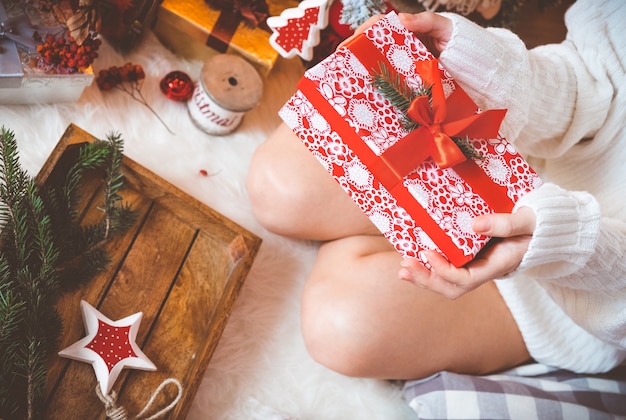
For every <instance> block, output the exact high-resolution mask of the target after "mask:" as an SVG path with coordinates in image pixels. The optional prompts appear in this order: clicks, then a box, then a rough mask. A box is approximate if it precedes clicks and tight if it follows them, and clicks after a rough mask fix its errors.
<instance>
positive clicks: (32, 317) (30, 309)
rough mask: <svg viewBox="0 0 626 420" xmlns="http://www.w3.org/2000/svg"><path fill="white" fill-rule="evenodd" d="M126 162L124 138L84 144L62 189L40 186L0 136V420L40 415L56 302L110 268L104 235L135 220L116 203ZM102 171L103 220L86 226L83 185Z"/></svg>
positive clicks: (9, 137)
mask: <svg viewBox="0 0 626 420" xmlns="http://www.w3.org/2000/svg"><path fill="white" fill-rule="evenodd" d="M121 155H122V140H121V138H120V137H119V136H110V138H109V141H98V142H95V143H89V144H86V145H84V146H82V147H81V150H80V153H79V154H78V157H77V158H76V159H75V161H74V163H73V165H72V166H71V168H70V169H69V171H68V172H67V173H66V174H65V175H64V178H63V177H62V180H61V183H62V184H63V185H61V188H60V189H59V188H55V187H54V186H52V185H38V184H37V182H36V181H35V179H33V178H31V177H29V176H28V175H27V173H26V171H25V170H24V169H22V167H21V165H20V163H19V160H18V151H17V142H16V140H15V136H14V134H13V132H11V131H9V130H7V129H5V128H4V127H2V128H1V129H0V223H1V227H2V236H1V237H0V239H1V241H0V418H28V419H33V418H40V417H41V416H42V410H43V404H44V397H45V389H46V374H47V358H48V356H49V355H50V354H51V353H52V352H53V351H55V350H56V348H57V344H58V339H59V336H60V333H61V318H60V316H59V315H58V312H57V311H56V309H55V304H56V301H57V298H58V296H59V294H60V292H61V291H62V289H63V288H64V287H70V285H76V284H77V282H78V281H80V280H82V281H84V280H87V278H81V277H80V276H77V273H80V274H81V275H84V274H86V273H91V274H93V273H95V272H96V270H101V269H103V268H104V267H105V264H106V262H107V261H108V259H107V258H106V257H103V256H104V255H105V254H106V253H105V252H104V250H103V249H102V245H103V243H104V242H105V241H106V239H108V238H109V237H110V236H107V235H106V234H103V233H104V232H107V231H108V232H109V235H110V234H112V233H114V232H117V231H119V229H120V227H124V226H126V227H127V226H128V225H129V221H130V220H134V218H133V217H132V216H131V214H134V213H133V212H132V209H130V207H129V206H124V205H120V203H119V201H120V200H121V198H120V195H119V191H120V189H121V188H122V186H123V177H122V175H121V172H120V168H121ZM102 167H104V171H103V173H104V175H103V178H104V183H105V184H106V185H108V187H106V188H105V190H106V191H107V192H106V193H105V196H104V205H103V207H102V209H103V212H104V214H105V217H103V221H102V222H101V223H99V224H95V225H93V226H88V227H81V226H80V223H79V222H80V221H79V219H78V212H77V211H76V205H77V204H78V203H79V201H80V200H79V199H78V198H77V196H78V192H79V190H80V188H79V187H80V184H81V179H82V177H83V175H84V173H85V171H86V170H98V169H101V168H102ZM119 209H122V210H119ZM107 226H108V227H107ZM93 232H101V233H100V234H97V235H96V234H92V233H93ZM85 267H86V268H85ZM79 279H80V280H79Z"/></svg>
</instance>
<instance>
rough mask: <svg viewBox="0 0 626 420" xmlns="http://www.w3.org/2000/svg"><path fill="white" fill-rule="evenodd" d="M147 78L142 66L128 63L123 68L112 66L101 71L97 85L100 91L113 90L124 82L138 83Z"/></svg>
mask: <svg viewBox="0 0 626 420" xmlns="http://www.w3.org/2000/svg"><path fill="white" fill-rule="evenodd" d="M145 77H146V74H145V73H144V71H143V67H141V65H139V64H132V63H126V64H124V65H123V66H122V67H116V66H112V67H109V68H108V69H106V70H100V72H99V73H98V78H97V79H96V83H97V84H98V87H99V88H100V90H111V89H113V88H114V87H116V86H118V85H121V84H122V83H124V82H127V83H138V82H139V81H140V80H143V79H145Z"/></svg>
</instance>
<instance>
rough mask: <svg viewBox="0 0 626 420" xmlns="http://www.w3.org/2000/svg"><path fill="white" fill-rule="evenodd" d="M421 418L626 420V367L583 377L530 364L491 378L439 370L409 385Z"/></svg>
mask: <svg viewBox="0 0 626 420" xmlns="http://www.w3.org/2000/svg"><path fill="white" fill-rule="evenodd" d="M404 396H405V398H406V400H407V401H408V402H409V404H410V406H411V407H412V408H413V410H415V412H416V413H417V415H418V418H419V419H448V420H450V419H522V420H529V419H550V420H558V419H563V420H572V419H573V420H579V419H592V420H593V419H626V366H621V367H619V368H617V369H615V370H613V371H611V372H610V373H608V374H603V375H579V374H575V373H572V372H568V371H565V370H557V369H552V368H549V367H547V366H544V365H540V364H530V365H525V366H522V367H519V368H517V369H513V370H510V371H506V372H503V373H501V374H497V375H489V376H471V375H457V374H454V373H450V372H441V373H438V374H436V375H434V376H432V377H430V378H427V379H424V380H420V381H411V382H407V383H406V384H405V386H404Z"/></svg>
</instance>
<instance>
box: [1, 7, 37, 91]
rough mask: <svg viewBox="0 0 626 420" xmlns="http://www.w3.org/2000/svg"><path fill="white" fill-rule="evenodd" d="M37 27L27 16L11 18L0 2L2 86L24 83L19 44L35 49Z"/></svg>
mask: <svg viewBox="0 0 626 420" xmlns="http://www.w3.org/2000/svg"><path fill="white" fill-rule="evenodd" d="M34 33H35V28H34V27H33V26H32V25H31V23H30V20H29V19H28V17H27V16H24V15H22V16H18V17H14V18H9V17H8V16H7V13H6V10H4V6H3V5H2V2H0V87H1V88H7V87H18V86H20V84H21V83H22V77H24V71H23V69H22V61H21V59H20V55H19V52H18V50H17V44H21V45H23V46H24V47H26V48H28V49H34V48H35V47H36V46H37V44H36V43H35V40H34V39H33V34H34Z"/></svg>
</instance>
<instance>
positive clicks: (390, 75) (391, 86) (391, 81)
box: [370, 63, 431, 131]
mask: <svg viewBox="0 0 626 420" xmlns="http://www.w3.org/2000/svg"><path fill="white" fill-rule="evenodd" d="M370 83H371V84H372V85H373V86H374V87H375V88H376V89H378V91H379V92H380V93H381V95H383V96H384V97H385V99H387V100H388V101H389V102H391V105H392V106H393V107H394V108H396V109H397V110H398V111H400V113H402V115H403V118H402V127H403V128H404V129H405V130H406V131H413V130H415V129H416V128H417V127H419V124H418V123H417V122H415V121H413V120H412V119H411V118H409V116H408V115H407V111H408V110H409V106H411V101H413V99H415V98H417V97H418V96H428V97H429V98H430V96H431V94H430V91H431V86H427V87H423V86H422V87H420V88H419V89H411V88H410V87H409V86H408V85H407V84H406V83H404V81H403V80H402V77H401V76H400V74H399V73H397V72H392V71H391V70H390V69H389V67H388V66H387V65H386V64H385V63H379V65H378V71H374V72H373V73H372V76H371V80H370Z"/></svg>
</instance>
